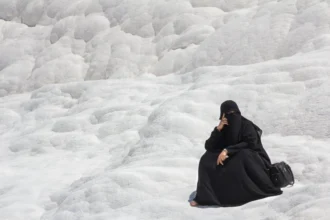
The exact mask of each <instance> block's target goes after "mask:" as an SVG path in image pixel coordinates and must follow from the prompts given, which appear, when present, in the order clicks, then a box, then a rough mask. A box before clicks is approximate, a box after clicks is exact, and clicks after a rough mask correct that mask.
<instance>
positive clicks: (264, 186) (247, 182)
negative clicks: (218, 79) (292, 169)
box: [190, 100, 282, 206]
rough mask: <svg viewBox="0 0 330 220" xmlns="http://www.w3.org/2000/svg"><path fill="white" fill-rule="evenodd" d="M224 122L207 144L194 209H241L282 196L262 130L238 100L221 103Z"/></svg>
mask: <svg viewBox="0 0 330 220" xmlns="http://www.w3.org/2000/svg"><path fill="white" fill-rule="evenodd" d="M220 110H221V113H220V116H221V118H219V119H221V122H220V123H219V125H218V126H217V127H215V128H214V130H213V131H212V133H211V136H210V138H209V139H208V140H206V142H205V149H206V152H205V153H204V155H203V156H202V157H201V159H200V162H199V168H198V183H197V194H196V197H195V199H194V200H192V201H191V202H190V205H191V206H197V205H218V206H239V205H243V204H245V203H247V202H250V201H253V200H257V199H262V198H265V197H268V196H275V195H280V194H282V191H281V189H280V188H276V187H275V186H274V185H273V183H272V181H271V179H270V177H269V174H268V168H269V167H270V165H271V161H270V159H269V157H268V155H267V153H266V151H265V149H264V148H263V146H262V143H261V140H260V136H261V133H262V131H261V130H260V128H258V127H257V126H256V125H255V124H253V123H252V122H251V121H249V120H248V119H246V118H244V117H243V116H241V112H240V110H239V108H238V106H237V104H236V103H235V102H234V101H231V100H229V101H226V102H224V103H222V104H221V108H220Z"/></svg>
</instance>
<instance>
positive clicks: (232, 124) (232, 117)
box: [220, 100, 242, 146]
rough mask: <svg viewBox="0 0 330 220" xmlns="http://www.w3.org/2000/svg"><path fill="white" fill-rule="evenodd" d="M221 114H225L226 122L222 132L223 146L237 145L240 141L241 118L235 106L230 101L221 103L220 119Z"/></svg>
mask: <svg viewBox="0 0 330 220" xmlns="http://www.w3.org/2000/svg"><path fill="white" fill-rule="evenodd" d="M232 111H234V112H232ZM223 114H225V117H226V118H227V120H228V125H225V127H224V128H223V130H222V132H223V134H224V136H223V137H224V142H225V146H230V145H234V144H237V143H239V142H240V141H241V130H242V129H241V127H242V116H241V112H240V110H239V108H238V106H237V104H236V103H235V102H234V101H232V100H228V101H225V102H224V103H222V104H221V107H220V118H221V117H222V116H223Z"/></svg>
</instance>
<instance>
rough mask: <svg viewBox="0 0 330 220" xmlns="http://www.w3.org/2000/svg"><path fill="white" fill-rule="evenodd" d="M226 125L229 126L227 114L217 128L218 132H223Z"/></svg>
mask: <svg viewBox="0 0 330 220" xmlns="http://www.w3.org/2000/svg"><path fill="white" fill-rule="evenodd" d="M225 125H228V121H227V118H226V117H225V114H223V115H222V118H221V121H220V123H219V125H218V126H217V129H218V131H221V130H222V129H223V127H224V126H225Z"/></svg>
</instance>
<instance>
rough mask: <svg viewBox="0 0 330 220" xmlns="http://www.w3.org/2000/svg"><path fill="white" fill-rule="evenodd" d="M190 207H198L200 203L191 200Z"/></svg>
mask: <svg viewBox="0 0 330 220" xmlns="http://www.w3.org/2000/svg"><path fill="white" fill-rule="evenodd" d="M190 206H192V207H195V206H198V203H197V202H196V201H194V200H191V201H190Z"/></svg>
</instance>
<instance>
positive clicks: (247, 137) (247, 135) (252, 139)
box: [226, 123, 258, 154]
mask: <svg viewBox="0 0 330 220" xmlns="http://www.w3.org/2000/svg"><path fill="white" fill-rule="evenodd" d="M257 144H258V134H257V132H256V130H255V129H254V127H253V125H252V124H251V123H247V124H246V126H244V129H243V134H242V142H240V143H238V144H235V145H232V146H228V147H227V148H226V149H227V151H228V154H235V153H237V152H238V151H240V150H241V149H246V148H249V149H252V150H256V149H257Z"/></svg>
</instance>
